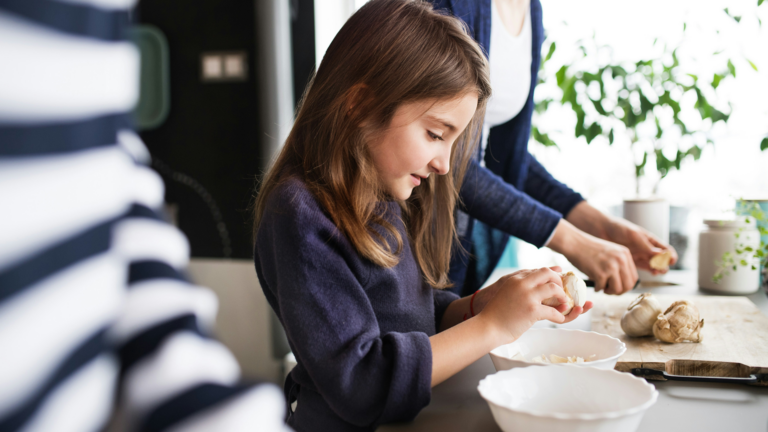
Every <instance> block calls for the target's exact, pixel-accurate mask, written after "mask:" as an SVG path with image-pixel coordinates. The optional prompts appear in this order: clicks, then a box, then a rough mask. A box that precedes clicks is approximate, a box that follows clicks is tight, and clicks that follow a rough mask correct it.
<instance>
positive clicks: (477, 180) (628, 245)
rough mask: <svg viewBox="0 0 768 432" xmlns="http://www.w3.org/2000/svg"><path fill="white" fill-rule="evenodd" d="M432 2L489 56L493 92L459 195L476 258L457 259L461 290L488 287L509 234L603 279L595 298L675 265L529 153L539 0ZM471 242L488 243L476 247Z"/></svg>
mask: <svg viewBox="0 0 768 432" xmlns="http://www.w3.org/2000/svg"><path fill="white" fill-rule="evenodd" d="M432 1H433V3H434V4H435V6H436V8H445V9H448V10H450V11H451V12H452V13H453V14H454V15H455V16H457V17H459V18H461V19H463V20H464V21H465V22H466V23H467V24H468V25H469V28H470V31H471V32H472V35H473V37H474V38H475V40H476V41H478V43H479V44H480V45H481V46H482V47H483V48H484V49H485V51H486V53H487V54H488V55H489V61H490V67H491V85H492V87H493V89H494V96H493V97H492V98H491V100H490V101H489V102H488V108H487V114H486V118H485V126H484V128H483V129H484V133H483V138H482V139H483V145H482V146H481V153H480V155H479V158H478V160H477V161H475V162H473V163H472V164H471V165H470V169H469V171H468V174H467V178H466V181H465V183H464V186H463V188H462V191H461V199H462V201H463V203H464V208H463V209H462V210H463V212H464V213H463V214H462V213H460V214H459V215H458V216H457V221H458V222H457V223H458V225H459V226H458V231H459V234H460V241H461V244H462V246H463V249H464V250H466V251H468V252H469V255H467V254H461V253H457V254H454V258H453V260H452V263H451V272H450V276H451V280H452V281H454V283H455V286H454V288H453V289H454V291H455V292H456V293H458V294H461V295H467V294H471V293H472V292H474V291H476V290H477V289H478V288H479V287H480V286H481V285H482V284H483V283H484V282H485V280H486V279H487V277H488V276H489V275H490V272H491V271H492V270H493V267H494V266H495V265H496V263H497V262H498V259H499V258H500V256H501V254H502V252H503V250H504V246H505V245H506V243H507V240H508V237H509V235H514V236H516V237H518V238H521V239H522V240H525V241H527V242H529V243H531V244H533V245H535V246H537V247H543V246H548V247H550V248H551V249H553V250H555V251H556V252H560V253H562V254H563V255H565V256H566V257H567V258H568V259H569V260H570V261H571V262H572V263H573V264H574V265H575V266H576V267H577V268H579V269H580V270H581V271H583V272H584V273H585V274H586V275H587V276H589V277H590V279H592V280H594V281H595V288H596V289H597V290H603V289H604V290H605V292H606V293H609V294H621V293H623V292H625V291H628V290H630V289H632V287H634V285H635V283H636V281H637V278H638V275H637V268H640V269H645V270H651V268H650V264H649V261H650V258H651V257H653V256H654V255H656V254H658V253H660V252H662V251H663V250H665V249H666V250H669V251H670V252H671V253H672V256H673V260H672V262H673V263H674V262H675V261H677V254H676V253H675V251H674V249H673V248H671V247H670V246H669V245H667V244H666V243H665V242H663V241H662V240H665V239H661V240H660V239H657V238H656V237H654V236H653V235H652V234H650V233H649V232H647V231H645V230H644V229H642V228H640V227H638V226H636V225H634V224H632V223H630V222H628V221H626V220H623V219H619V218H614V217H610V216H608V215H605V214H603V213H602V212H600V211H598V210H597V209H595V208H594V207H592V206H591V205H589V203H587V202H586V201H585V200H584V198H583V197H582V196H581V195H579V194H578V193H576V192H574V191H573V190H571V189H570V188H568V187H567V186H566V185H564V184H562V183H560V182H558V181H557V180H555V179H554V177H552V175H550V174H549V173H548V172H547V171H546V169H545V168H544V167H543V166H542V165H541V164H539V163H538V162H537V161H536V160H535V159H534V158H533V157H532V156H531V155H530V154H529V153H528V151H527V146H528V139H529V136H530V129H531V117H532V114H533V92H534V89H535V87H536V81H537V80H536V76H537V73H538V69H539V64H540V62H541V45H542V42H543V39H544V29H543V26H542V10H541V3H540V2H539V0H474V1H464V2H460V1H456V0H432ZM475 219H476V221H475ZM473 230H475V232H474V236H473ZM477 231H480V232H479V233H478V232H477ZM478 234H480V235H478ZM473 237H475V238H477V237H481V238H482V239H483V240H485V241H484V242H483V244H482V245H478V244H477V242H475V241H473ZM477 257H480V258H481V261H483V262H478V260H477ZM651 271H652V272H654V273H657V271H655V270H651Z"/></svg>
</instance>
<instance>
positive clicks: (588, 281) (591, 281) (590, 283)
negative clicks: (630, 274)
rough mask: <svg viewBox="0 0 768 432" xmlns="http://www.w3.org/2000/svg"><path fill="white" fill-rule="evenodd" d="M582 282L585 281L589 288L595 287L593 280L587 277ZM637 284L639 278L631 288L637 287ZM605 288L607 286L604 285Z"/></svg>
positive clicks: (638, 283)
mask: <svg viewBox="0 0 768 432" xmlns="http://www.w3.org/2000/svg"><path fill="white" fill-rule="evenodd" d="M584 283H585V284H586V285H587V286H588V287H589V288H594V287H595V281H593V280H591V279H587V280H585V281H584ZM639 285H640V279H638V280H637V282H635V286H633V287H632V289H635V288H637V287H638V286H639ZM606 288H607V287H606Z"/></svg>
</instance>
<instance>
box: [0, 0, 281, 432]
mask: <svg viewBox="0 0 768 432" xmlns="http://www.w3.org/2000/svg"><path fill="white" fill-rule="evenodd" d="M133 3H134V0H0V432H4V431H21V430H24V431H57V432H66V431H95V430H103V429H104V428H105V427H107V425H108V424H111V425H112V426H111V427H112V428H113V429H119V430H122V429H125V430H143V431H160V430H174V431H193V430H194V431H196V430H199V431H219V430H221V431H236V430H265V431H283V430H286V427H285V426H284V424H283V416H284V412H285V406H284V401H283V396H282V392H281V391H279V390H278V389H277V388H276V387H274V386H272V385H243V384H241V383H240V381H239V379H240V370H239V367H238V364H237V362H236V361H235V359H234V357H233V356H232V354H231V353H230V352H229V351H228V350H227V349H226V348H225V347H224V346H223V345H222V344H220V343H219V342H217V341H216V340H214V339H212V338H210V337H209V336H208V334H209V333H210V330H211V328H212V326H213V325H214V321H215V314H216V309H217V301H216V297H215V296H214V295H213V294H212V293H211V292H210V291H209V290H207V289H205V288H202V287H198V286H194V285H193V284H191V283H190V282H188V280H187V278H186V277H185V276H184V269H185V267H186V265H187V263H188V259H189V245H188V243H187V240H186V238H185V237H184V236H183V235H182V234H181V233H180V232H179V231H177V230H176V229H174V228H173V227H172V226H170V225H168V224H166V223H165V222H164V221H163V219H162V218H161V216H160V214H159V209H160V208H161V206H162V203H163V194H164V189H163V184H162V181H161V179H160V177H159V176H158V175H157V174H155V173H154V172H153V171H152V170H150V169H149V168H147V166H146V164H147V162H148V161H149V154H148V153H147V150H146V148H145V147H144V145H143V143H142V142H141V140H140V139H139V137H138V136H137V135H136V134H135V133H133V132H132V131H131V130H130V127H129V121H128V118H129V117H128V114H129V113H130V111H131V109H132V108H133V106H134V105H135V104H136V102H137V98H138V81H139V55H138V52H137V50H136V49H135V48H134V46H133V45H132V44H131V43H129V42H128V41H127V40H126V38H125V32H126V30H127V25H128V22H129V19H128V17H129V16H128V13H129V12H128V11H129V9H130V8H131V7H132V6H133ZM116 412H119V413H120V415H119V419H116V418H117V417H118V416H116V415H115V413H116Z"/></svg>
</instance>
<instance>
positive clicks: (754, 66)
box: [747, 59, 757, 72]
mask: <svg viewBox="0 0 768 432" xmlns="http://www.w3.org/2000/svg"><path fill="white" fill-rule="evenodd" d="M747 61H748V62H749V65H750V66H752V69H754V70H755V72H757V65H756V64H754V63H752V60H750V59H747Z"/></svg>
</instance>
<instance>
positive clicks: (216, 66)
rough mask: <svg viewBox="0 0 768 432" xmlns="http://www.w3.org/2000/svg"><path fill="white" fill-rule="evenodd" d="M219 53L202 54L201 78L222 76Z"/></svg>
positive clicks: (207, 78)
mask: <svg viewBox="0 0 768 432" xmlns="http://www.w3.org/2000/svg"><path fill="white" fill-rule="evenodd" d="M223 69H224V68H223V67H222V66H221V56H220V55H211V54H204V55H203V80H215V79H221V78H222V77H223V76H224V70H223Z"/></svg>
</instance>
